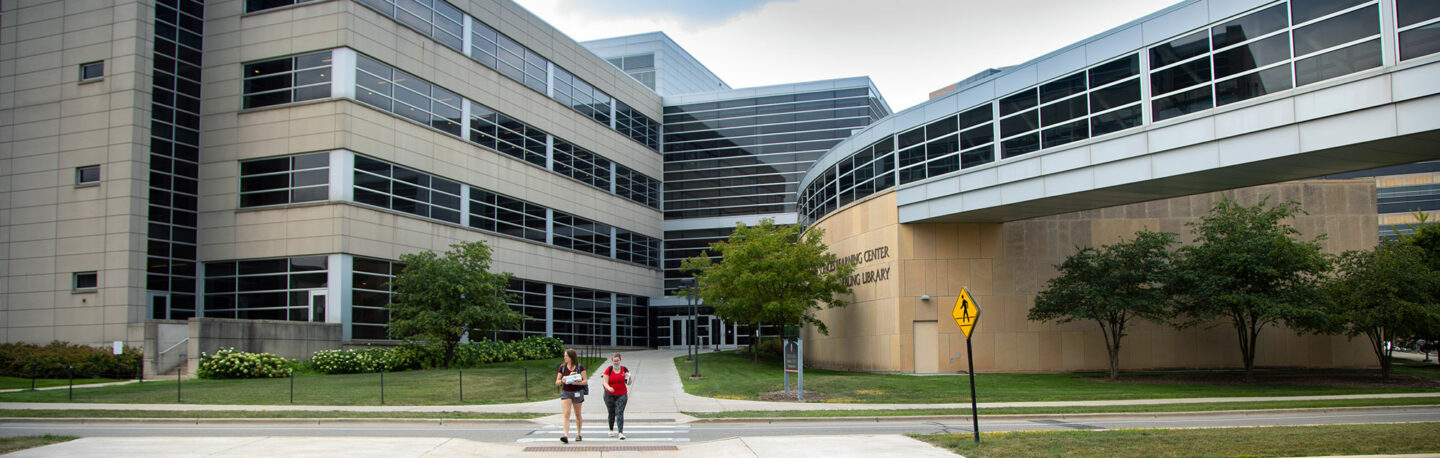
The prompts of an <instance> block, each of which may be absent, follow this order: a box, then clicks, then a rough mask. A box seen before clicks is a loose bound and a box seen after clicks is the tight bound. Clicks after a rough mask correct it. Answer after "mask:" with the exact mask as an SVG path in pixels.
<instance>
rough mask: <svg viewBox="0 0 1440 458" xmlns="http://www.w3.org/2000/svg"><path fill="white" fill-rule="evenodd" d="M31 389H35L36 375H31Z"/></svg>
mask: <svg viewBox="0 0 1440 458" xmlns="http://www.w3.org/2000/svg"><path fill="white" fill-rule="evenodd" d="M30 391H35V376H33V375H32V376H30Z"/></svg>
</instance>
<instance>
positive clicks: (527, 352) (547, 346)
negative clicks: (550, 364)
mask: <svg viewBox="0 0 1440 458" xmlns="http://www.w3.org/2000/svg"><path fill="white" fill-rule="evenodd" d="M514 345H516V346H518V347H519V351H520V358H521V359H550V358H559V357H560V355H561V354H562V353H564V352H565V344H564V343H563V342H561V341H560V339H556V338H554V337H540V336H530V337H526V338H524V339H522V340H520V341H519V342H514Z"/></svg>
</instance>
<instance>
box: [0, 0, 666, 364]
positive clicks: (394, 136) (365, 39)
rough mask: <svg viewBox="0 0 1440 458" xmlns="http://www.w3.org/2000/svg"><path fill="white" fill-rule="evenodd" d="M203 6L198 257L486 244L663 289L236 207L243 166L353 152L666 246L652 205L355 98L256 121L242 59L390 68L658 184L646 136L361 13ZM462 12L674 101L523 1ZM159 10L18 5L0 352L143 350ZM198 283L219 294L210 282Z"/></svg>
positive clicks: (319, 205) (651, 102)
mask: <svg viewBox="0 0 1440 458" xmlns="http://www.w3.org/2000/svg"><path fill="white" fill-rule="evenodd" d="M204 3H205V5H204V8H203V11H204V16H205V17H204V36H203V41H204V50H203V51H204V59H203V62H204V65H203V69H202V73H201V80H202V90H201V97H202V104H201V108H200V110H201V113H200V114H201V120H200V140H199V141H200V150H201V153H200V164H199V169H198V174H199V189H198V193H197V194H198V214H199V216H198V221H197V229H198V235H197V238H198V243H197V245H198V259H196V261H198V263H200V264H201V265H203V264H204V263H206V262H210V261H222V260H226V261H228V260H242V261H243V260H254V259H274V258H286V257H296V256H331V257H332V258H331V259H334V258H333V256H335V255H348V256H358V257H367V258H378V259H384V260H394V259H397V258H398V257H399V256H400V255H403V254H406V253H414V252H418V251H423V250H444V249H446V248H447V247H448V246H449V245H450V244H452V243H455V242H459V241H474V240H483V241H485V242H487V243H488V244H489V245H490V246H491V247H492V248H493V250H494V253H495V263H494V269H495V270H498V271H505V272H511V273H514V274H515V275H516V277H518V278H523V279H526V280H531V281H536V282H544V283H548V284H553V285H565V286H570V287H577V288H588V289H593V290H597V291H605V292H610V293H615V294H624V295H633V296H637V297H653V296H661V295H662V294H661V290H660V287H661V281H662V275H661V271H660V270H659V269H658V267H652V266H646V265H642V264H639V263H636V262H625V261H621V260H618V259H615V258H612V257H609V256H604V255H598V254H593V253H584V252H581V251H577V250H571V249H567V248H562V247H559V246H556V245H554V244H549V243H540V242H536V241H533V240H526V239H522V238H519V237H511V236H506V235H501V234H497V233H494V232H484V231H480V230H476V229H473V228H470V227H467V226H464V225H461V224H452V223H446V222H442V221H437V220H434V219H427V218H423V217H417V216H415V215H411V214H407V213H404V212H400V211H393V210H387V209H382V208H377V207H373V206H366V205H361V204H358V203H356V202H353V201H347V200H344V199H334V198H332V199H328V200H324V201H319V202H305V203H300V204H291V205H278V206H264V207H257V208H240V204H239V202H240V198H239V195H240V181H241V180H240V175H241V172H240V163H241V162H242V161H247V160H252V159H261V158H271V157H283V156H289V155H296V154H301V153H313V152H331V151H339V152H343V154H351V155H356V154H358V155H364V156H368V157H371V158H375V159H379V160H383V161H386V162H389V163H391V164H395V165H399V166H403V167H407V168H410V169H413V170H417V171H420V172H423V173H426V174H431V175H434V176H438V177H443V178H446V179H449V180H453V181H456V182H459V183H462V184H464V185H468V186H473V187H477V188H483V189H485V190H488V191H491V192H495V193H500V194H504V195H507V196H510V197H514V198H518V199H522V200H524V201H527V202H529V203H532V204H537V205H540V206H543V207H545V208H548V209H551V210H553V211H555V212H563V213H565V214H569V215H573V216H576V217H580V218H584V219H587V220H589V221H592V222H595V223H600V224H604V225H608V226H612V227H615V228H620V229H624V230H628V231H632V232H634V233H637V234H641V235H644V236H648V237H651V238H654V239H660V238H663V230H662V216H661V213H660V211H659V210H658V209H656V208H652V207H649V206H646V205H643V204H641V203H637V202H635V201H632V200H629V199H626V198H624V197H621V196H619V195H617V194H615V193H610V192H605V191H602V190H598V189H595V188H594V187H592V186H589V185H586V184H584V183H581V182H579V181H577V180H575V179H571V178H568V177H565V176H562V175H560V174H559V173H557V172H554V171H551V170H546V169H545V168H544V167H537V166H535V165H532V164H529V163H526V162H524V161H521V160H519V159H516V158H514V157H511V156H508V155H505V154H502V153H499V152H496V151H493V150H490V149H487V148H484V147H481V146H478V145H476V144H473V143H470V142H467V141H466V139H465V138H457V137H455V136H451V135H448V134H445V133H443V132H441V131H438V130H436V129H434V128H432V127H430V126H427V125H425V124H421V123H416V122H413V121H410V120H408V119H405V118H403V117H400V116H397V115H395V114H392V113H388V112H384V111H380V110H377V109H375V108H372V107H371V106H368V105H365V104H362V103H360V102H357V101H355V100H353V99H351V98H345V97H333V98H324V99H321V100H314V101H308V102H300V103H293V104H283V105H278V106H267V107H262V108H257V109H248V110H247V109H242V95H243V94H242V92H243V91H244V89H243V87H244V85H243V84H242V73H243V71H242V68H243V65H244V64H245V63H247V62H254V61H257V60H266V59H276V58H283V57H286V56H292V55H296V54H302V53H310V52H316V51H325V50H337V49H343V50H349V51H353V52H354V53H358V54H363V55H366V56H369V57H372V58H375V59H377V60H379V61H382V62H384V63H385V64H387V65H389V66H392V67H394V68H397V69H399V70H403V71H404V72H407V73H410V74H412V75H415V76H417V77H419V78H422V79H424V80H426V81H429V82H431V83H434V84H435V85H437V86H440V87H443V88H445V89H448V90H450V91H453V92H455V93H457V94H458V95H460V96H461V97H463V98H465V99H468V100H471V101H474V102H476V103H481V104H484V105H485V106H487V107H490V108H492V109H494V110H496V111H499V112H501V113H504V114H506V115H508V116H511V117H513V118H515V119H518V120H520V121H522V122H524V123H526V124H528V125H529V126H532V127H534V128H538V129H540V130H543V131H544V132H546V133H549V134H552V135H554V136H556V137H559V138H563V139H565V140H566V141H569V142H571V143H573V144H575V145H577V146H579V147H582V148H585V149H587V150H589V151H592V152H594V153H596V154H599V155H601V156H603V157H604V158H606V159H609V160H610V161H613V162H614V163H615V164H619V165H622V166H624V167H626V168H629V169H631V170H634V171H636V172H639V173H642V174H644V175H646V176H649V177H653V178H655V179H657V180H658V179H659V178H660V177H661V176H662V175H663V172H662V166H661V163H662V161H661V156H660V154H659V153H658V152H657V151H655V150H652V149H650V148H647V147H646V146H645V145H644V144H642V143H639V142H637V141H636V140H633V139H631V138H628V137H626V136H625V135H624V134H622V133H620V132H618V131H617V130H615V129H613V128H611V127H609V126H606V125H602V124H600V123H597V122H595V121H594V120H592V119H590V118H588V117H586V115H584V114H581V113H579V112H577V111H576V110H574V109H571V107H569V106H567V105H566V104H564V103H562V102H560V101H558V100H556V99H553V98H551V97H549V96H547V95H545V94H542V93H540V92H537V91H535V90H533V89H531V88H528V87H526V86H525V85H523V84H522V83H519V82H517V81H515V80H512V79H510V78H507V77H505V76H503V75H501V74H500V73H498V72H496V71H495V70H492V69H490V68H488V67H486V66H484V65H482V64H481V63H480V62H477V61H476V60H473V59H471V58H469V57H466V56H465V55H463V54H461V53H460V52H457V51H456V50H453V49H451V48H448V47H445V46H443V45H441V44H440V43H438V42H437V41H435V40H434V39H432V38H431V37H428V36H425V35H423V34H421V33H419V32H416V31H414V30H412V29H411V28H408V27H405V26H403V25H401V24H400V23H398V22H397V21H396V20H395V19H392V18H389V17H386V16H384V15H382V14H380V13H378V12H376V11H375V10H372V9H370V8H367V7H366V6H364V5H362V4H360V3H357V2H355V1H349V0H330V1H319V2H308V3H301V4H297V5H294V6H288V7H280V8H274V9H268V10H262V11H255V12H246V11H245V5H246V2H245V1H243V0H226V1H207V2H204ZM450 3H451V4H453V5H454V6H456V7H459V8H460V9H461V10H463V11H464V13H465V14H468V15H470V16H472V17H474V18H476V19H477V20H480V21H483V22H484V23H485V24H488V25H490V26H491V27H493V28H495V29H496V30H498V31H499V32H501V33H504V34H506V35H508V36H509V37H511V38H513V39H515V40H516V41H517V42H519V43H520V44H522V45H523V46H525V47H527V48H529V49H531V50H533V51H535V52H536V53H538V54H540V55H542V56H543V57H544V58H545V59H547V60H549V61H550V62H553V63H554V64H555V65H556V66H559V67H563V68H564V69H565V70H566V71H569V72H570V73H572V74H574V75H575V76H576V77H579V78H582V79H583V80H584V81H586V82H587V83H589V84H590V85H593V86H594V87H595V88H597V89H599V90H601V91H604V92H605V93H606V94H609V95H610V96H612V97H614V98H615V99H616V100H619V101H621V102H622V103H624V104H625V105H627V106H629V107H632V108H634V109H635V110H637V111H639V112H641V113H643V114H645V115H646V116H649V117H651V118H653V119H657V120H658V119H659V118H660V117H661V101H660V96H659V95H657V94H655V93H654V92H653V91H651V90H650V89H648V88H646V87H645V86H643V85H642V84H640V83H638V82H636V81H635V80H633V79H632V78H630V77H629V76H628V75H626V74H625V73H623V72H621V71H620V70H618V69H616V68H614V67H612V66H611V65H610V64H609V63H607V62H605V61H604V60H602V59H600V58H599V57H597V56H595V55H594V54H593V53H591V52H589V51H587V50H585V48H584V47H582V46H581V45H580V44H579V43H577V42H575V41H573V40H571V39H570V38H569V37H567V36H565V35H564V34H563V33H561V32H560V31H557V30H555V29H553V28H551V27H550V26H549V25H547V24H545V23H544V21H542V20H541V19H539V18H537V17H535V16H534V15H533V14H531V13H529V12H528V11H526V10H525V9H524V8H522V7H520V6H519V5H518V4H515V3H514V2H511V1H504V0H454V1H451V2H450ZM157 8H158V7H157V4H156V1H155V0H140V1H123V0H122V1H112V0H104V1H91V0H75V1H69V0H67V1H63V2H61V1H20V2H4V3H3V10H0V21H3V22H0V341H3V342H36V343H46V342H50V341H53V340H62V341H68V342H73V343H82V344H102V343H108V342H111V341H115V340H124V341H126V342H128V343H129V344H131V345H141V344H143V343H144V342H145V335H144V334H145V332H146V331H145V327H144V325H143V323H144V322H145V321H146V320H148V319H150V318H152V317H151V316H150V315H151V314H150V312H149V309H148V305H147V283H146V280H147V277H146V275H147V234H148V233H149V232H148V231H150V230H153V229H151V228H150V227H149V226H147V216H148V213H149V209H150V208H151V207H150V203H151V202H149V200H150V195H151V194H150V192H151V190H150V189H149V186H150V183H149V181H150V179H151V178H150V177H151V176H152V175H151V153H150V146H151V134H152V132H151V114H150V110H151V102H152V97H151V93H152V82H153V81H152V80H153V78H152V76H153V74H154V70H153V68H154V65H155V64H154V62H153V61H154V59H153V56H154V55H155V53H156V49H155V45H154V44H153V42H154V40H155V38H154V37H155V34H156V33H157V32H156V31H155V30H154V29H155V25H154V23H155V17H156V12H157ZM95 61H101V62H103V63H104V65H105V76H104V78H103V79H100V80H97V81H87V82H81V81H79V65H80V64H82V63H87V62H95ZM90 165H100V166H101V179H100V182H99V183H98V184H85V185H78V184H77V183H76V181H75V169H76V167H81V166H90ZM334 176H337V175H334V174H332V177H334ZM346 183H348V182H346ZM343 184H344V183H337V182H332V186H341V185H343ZM331 195H332V197H333V196H334V195H336V193H334V192H332V194H331ZM462 196H463V194H462ZM658 255H659V253H656V256H658ZM657 264H658V263H657ZM77 272H95V273H96V274H97V275H98V279H99V285H98V286H97V287H96V288H86V289H81V290H75V289H74V288H72V278H73V275H74V274H75V273H77ZM332 273H333V272H332ZM197 276H198V277H197V278H198V280H199V281H198V283H200V284H201V285H200V286H199V290H198V291H197V292H198V293H199V294H201V295H202V302H203V294H204V289H203V288H204V286H203V283H204V280H205V278H204V271H203V270H200V271H199V272H198V273H197ZM333 278H341V277H339V276H332V279H333ZM332 283H333V282H332ZM347 284H348V283H347ZM332 296H334V295H333V294H332ZM347 297H348V296H347ZM336 299H338V297H336ZM607 300H608V299H607ZM282 305H283V304H282ZM333 305H339V306H344V305H345V304H333V303H332V306H333ZM346 316H348V315H346ZM341 317H342V314H340V313H330V314H328V315H326V316H325V319H326V321H329V322H332V323H333V322H337V320H340V319H341ZM292 319H294V318H292ZM347 319H348V318H347Z"/></svg>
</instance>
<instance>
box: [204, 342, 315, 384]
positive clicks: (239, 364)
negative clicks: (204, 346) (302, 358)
mask: <svg viewBox="0 0 1440 458" xmlns="http://www.w3.org/2000/svg"><path fill="white" fill-rule="evenodd" d="M294 365H295V363H294V361H291V360H288V359H285V358H281V357H279V356H275V355H274V354H270V353H246V352H243V351H237V350H235V349H234V348H224V349H221V350H220V351H217V352H215V354H213V355H207V354H205V353H203V352H202V353H200V370H199V371H198V372H196V373H195V376H197V377H200V378H275V377H284V376H286V375H289V374H290V370H291V369H292V368H293V366H294Z"/></svg>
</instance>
